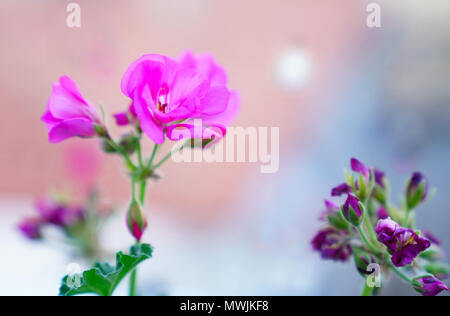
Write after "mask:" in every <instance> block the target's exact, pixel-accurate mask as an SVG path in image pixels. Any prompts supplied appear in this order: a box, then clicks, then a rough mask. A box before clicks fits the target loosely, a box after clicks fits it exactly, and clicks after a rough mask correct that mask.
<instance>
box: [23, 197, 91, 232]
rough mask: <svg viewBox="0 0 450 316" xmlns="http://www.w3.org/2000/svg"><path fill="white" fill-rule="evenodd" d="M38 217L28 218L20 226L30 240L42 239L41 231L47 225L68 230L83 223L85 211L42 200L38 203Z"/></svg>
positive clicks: (64, 204) (36, 205) (65, 204)
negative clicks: (76, 224)
mask: <svg viewBox="0 0 450 316" xmlns="http://www.w3.org/2000/svg"><path fill="white" fill-rule="evenodd" d="M35 208H36V211H37V213H38V215H37V216H35V217H31V218H27V219H25V220H23V221H22V222H21V223H20V224H19V229H20V231H21V232H22V233H23V234H24V235H25V236H26V237H28V238H30V239H40V238H41V237H42V234H41V230H42V228H43V227H44V226H46V225H55V226H58V227H61V228H63V229H66V228H67V227H70V226H72V225H74V224H75V223H78V222H80V221H83V219H84V214H85V210H84V209H83V208H82V207H81V206H78V205H76V206H73V205H69V204H67V203H64V202H60V201H54V200H51V199H49V198H42V199H39V200H37V201H36V203H35Z"/></svg>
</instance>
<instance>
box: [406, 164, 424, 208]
mask: <svg viewBox="0 0 450 316" xmlns="http://www.w3.org/2000/svg"><path fill="white" fill-rule="evenodd" d="M427 195H428V181H427V178H425V176H424V175H423V174H422V173H420V172H414V173H413V174H412V176H411V178H410V180H409V183H408V186H407V188H406V198H407V201H408V206H409V207H410V208H414V207H416V206H417V205H418V204H419V203H420V202H421V201H422V202H423V201H425V199H426V198H427Z"/></svg>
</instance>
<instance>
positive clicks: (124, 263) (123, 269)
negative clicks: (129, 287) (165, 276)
mask: <svg viewBox="0 0 450 316" xmlns="http://www.w3.org/2000/svg"><path fill="white" fill-rule="evenodd" d="M152 252H153V248H152V246H150V245H149V244H139V245H135V246H133V247H131V248H130V254H129V255H127V254H124V253H123V252H122V251H120V252H118V253H117V254H116V266H115V267H113V266H111V265H110V264H109V263H106V262H103V263H99V262H97V263H96V264H95V265H94V267H93V268H92V269H90V270H87V271H84V272H83V273H82V274H81V275H75V276H73V275H66V276H65V277H64V278H63V280H62V285H61V288H60V289H59V295H61V296H73V295H79V294H97V295H101V296H111V295H112V294H113V292H114V290H115V289H116V288H117V286H118V285H119V283H120V281H122V279H123V278H124V277H125V276H126V275H127V274H128V273H130V272H132V271H133V270H134V269H135V268H136V267H137V265H138V264H140V263H141V262H142V261H144V260H147V259H149V258H151V257H152Z"/></svg>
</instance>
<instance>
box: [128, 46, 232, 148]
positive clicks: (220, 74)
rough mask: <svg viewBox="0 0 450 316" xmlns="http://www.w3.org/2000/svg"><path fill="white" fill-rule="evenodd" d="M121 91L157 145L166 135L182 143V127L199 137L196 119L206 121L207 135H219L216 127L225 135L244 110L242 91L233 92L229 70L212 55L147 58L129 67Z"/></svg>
mask: <svg viewBox="0 0 450 316" xmlns="http://www.w3.org/2000/svg"><path fill="white" fill-rule="evenodd" d="M121 88H122V92H123V93H124V94H125V95H126V96H128V97H130V98H131V99H132V101H133V105H134V109H135V111H136V115H137V117H138V119H139V122H140V126H141V128H142V130H143V131H144V133H145V134H147V136H148V137H149V138H150V139H152V140H153V141H154V142H155V143H157V144H162V143H163V142H164V140H165V136H167V137H168V138H169V139H171V140H178V139H180V137H175V136H173V135H172V131H174V130H175V129H177V128H182V129H187V130H189V131H191V134H190V135H191V137H194V136H195V137H197V136H198V135H194V136H193V135H192V130H194V123H193V121H194V119H201V120H202V128H203V134H205V133H207V134H208V135H211V134H214V135H215V134H216V133H211V129H214V128H215V129H216V130H217V129H218V130H219V132H222V133H223V132H224V131H225V128H226V126H227V125H228V124H230V122H231V121H232V120H233V119H234V118H235V117H236V115H237V113H238V111H239V104H240V102H239V96H238V94H237V92H235V91H230V90H229V89H228V87H227V76H226V73H225V71H224V69H223V68H222V67H220V66H218V65H217V64H216V63H215V61H214V59H213V58H212V57H211V56H209V55H201V56H194V55H192V54H191V53H189V52H187V53H185V54H183V55H182V56H181V57H180V58H179V59H171V58H169V57H166V56H162V55H157V54H148V55H144V56H142V57H141V58H139V59H138V60H136V61H135V62H133V63H132V64H131V65H130V66H129V67H128V69H127V70H126V72H125V74H124V76H123V78H122V83H121ZM218 134H220V133H218ZM219 136H220V135H219ZM221 136H223V135H221ZM183 137H184V136H182V137H181V138H183Z"/></svg>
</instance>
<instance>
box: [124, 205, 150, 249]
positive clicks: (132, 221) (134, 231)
mask: <svg viewBox="0 0 450 316" xmlns="http://www.w3.org/2000/svg"><path fill="white" fill-rule="evenodd" d="M127 226H128V229H129V231H130V233H131V235H133V237H134V238H135V239H136V240H137V241H140V240H141V237H142V234H143V233H144V231H145V229H146V228H147V221H146V219H145V217H144V214H143V212H142V209H141V206H140V205H139V203H138V202H137V201H136V200H134V201H133V202H131V204H130V208H129V209H128V213H127Z"/></svg>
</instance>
